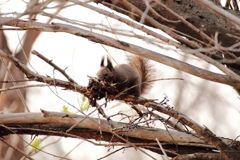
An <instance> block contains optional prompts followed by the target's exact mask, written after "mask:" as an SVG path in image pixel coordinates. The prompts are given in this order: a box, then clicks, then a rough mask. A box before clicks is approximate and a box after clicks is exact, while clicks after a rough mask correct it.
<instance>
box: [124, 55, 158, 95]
mask: <svg viewBox="0 0 240 160" xmlns="http://www.w3.org/2000/svg"><path fill="white" fill-rule="evenodd" d="M128 60H129V64H130V65H131V66H132V67H133V68H134V69H135V70H137V71H138V73H139V74H140V77H141V94H144V93H146V92H148V91H149V90H150V88H151V87H152V83H153V80H154V72H155V70H154V68H153V66H152V65H151V64H150V63H149V60H148V59H146V58H142V57H140V56H129V57H128Z"/></svg>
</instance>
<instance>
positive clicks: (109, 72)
mask: <svg viewBox="0 0 240 160" xmlns="http://www.w3.org/2000/svg"><path fill="white" fill-rule="evenodd" d="M100 67H101V68H100V69H99V71H98V72H97V78H98V79H99V80H100V81H106V82H111V81H112V80H113V76H114V75H113V74H114V72H113V71H114V69H113V66H112V62H111V61H110V60H109V58H107V66H104V57H103V58H102V60H101V65H100Z"/></svg>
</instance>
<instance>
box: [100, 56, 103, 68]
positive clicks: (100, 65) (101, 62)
mask: <svg viewBox="0 0 240 160" xmlns="http://www.w3.org/2000/svg"><path fill="white" fill-rule="evenodd" d="M100 66H101V67H104V57H102V60H101V64H100Z"/></svg>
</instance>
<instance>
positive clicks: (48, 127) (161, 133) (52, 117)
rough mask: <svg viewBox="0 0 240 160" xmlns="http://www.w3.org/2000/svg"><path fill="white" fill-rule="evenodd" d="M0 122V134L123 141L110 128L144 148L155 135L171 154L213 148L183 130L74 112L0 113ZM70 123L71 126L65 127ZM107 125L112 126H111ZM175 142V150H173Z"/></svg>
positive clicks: (153, 144)
mask: <svg viewBox="0 0 240 160" xmlns="http://www.w3.org/2000/svg"><path fill="white" fill-rule="evenodd" d="M0 123H1V125H0V128H1V129H0V136H5V135H8V134H31V135H33V134H37V135H38V134H44V135H57V136H67V137H73V138H80V139H95V140H98V141H99V140H104V141H108V142H122V143H123V141H122V140H121V139H119V138H117V137H115V136H113V135H112V132H114V133H117V134H118V135H120V136H122V137H124V138H126V139H128V141H129V142H132V143H134V144H135V145H136V146H139V147H145V148H148V147H147V146H155V147H156V146H157V144H156V141H155V139H156V138H157V139H158V140H159V141H160V142H161V144H162V145H163V146H164V148H165V149H168V150H172V152H171V153H170V152H169V155H171V156H174V154H173V153H174V152H175V153H179V154H187V153H188V154H190V153H195V152H200V153H203V152H208V153H212V152H213V151H212V149H216V148H215V147H214V146H212V145H210V144H208V143H206V142H204V141H203V140H201V139H199V138H197V137H195V136H192V135H190V134H186V133H184V132H176V131H166V130H163V129H153V128H147V127H141V126H137V125H136V126H135V127H134V129H130V128H131V126H129V124H127V123H121V122H114V121H111V124H109V123H108V121H106V120H102V119H100V120H99V119H96V118H92V117H85V116H81V115H75V114H66V113H57V112H46V111H42V113H14V114H3V115H0ZM73 125H74V128H72V129H70V130H69V128H71V127H72V126H73ZM110 125H111V126H112V127H113V130H111V128H110ZM68 130H69V131H68ZM176 145H177V148H178V149H177V150H178V151H176V150H175V149H176ZM150 150H151V149H150ZM174 150H175V151H174ZM153 151H155V152H158V153H161V150H159V149H157V147H156V148H155V149H153ZM175 156H176V155H175Z"/></svg>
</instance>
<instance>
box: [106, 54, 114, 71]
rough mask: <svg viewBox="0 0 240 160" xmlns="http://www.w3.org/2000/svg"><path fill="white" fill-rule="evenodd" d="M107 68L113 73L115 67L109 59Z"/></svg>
mask: <svg viewBox="0 0 240 160" xmlns="http://www.w3.org/2000/svg"><path fill="white" fill-rule="evenodd" d="M107 68H108V69H109V70H110V71H112V70H113V66H112V62H111V61H110V59H109V58H108V57H107Z"/></svg>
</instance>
